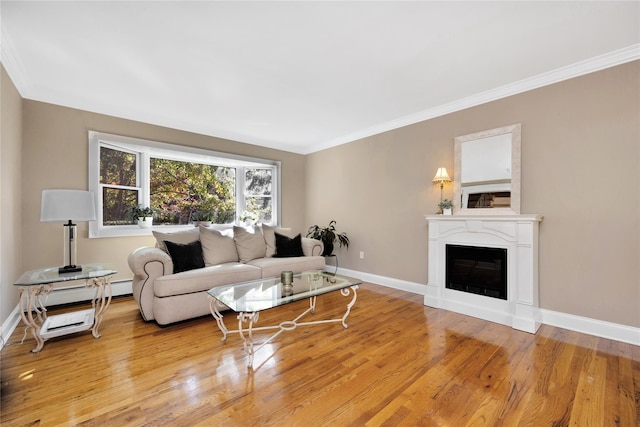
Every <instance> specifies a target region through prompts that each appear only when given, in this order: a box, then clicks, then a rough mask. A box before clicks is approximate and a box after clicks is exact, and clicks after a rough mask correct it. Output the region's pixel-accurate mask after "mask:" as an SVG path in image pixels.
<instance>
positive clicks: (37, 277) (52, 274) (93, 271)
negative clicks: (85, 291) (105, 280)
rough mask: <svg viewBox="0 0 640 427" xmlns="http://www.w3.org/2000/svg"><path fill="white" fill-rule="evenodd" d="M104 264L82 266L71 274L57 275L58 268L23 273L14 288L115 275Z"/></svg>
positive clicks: (114, 272)
mask: <svg viewBox="0 0 640 427" xmlns="http://www.w3.org/2000/svg"><path fill="white" fill-rule="evenodd" d="M116 273H117V271H115V270H112V269H111V268H109V267H108V266H106V265H104V264H82V270H81V271H76V272H72V273H58V267H51V268H41V269H38V270H31V271H27V272H26V273H24V274H23V275H22V276H20V277H19V278H18V280H17V281H16V282H15V283H14V285H15V286H36V285H44V284H47V283H59V282H70V281H72V280H85V279H91V278H98V277H105V276H111V275H113V274H116Z"/></svg>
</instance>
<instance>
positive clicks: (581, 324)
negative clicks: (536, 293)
mask: <svg viewBox="0 0 640 427" xmlns="http://www.w3.org/2000/svg"><path fill="white" fill-rule="evenodd" d="M540 313H541V314H542V323H544V324H545V325H550V326H557V327H559V328H564V329H569V330H572V331H576V332H582V333H584V334H588V335H594V336H596V337H601V338H607V339H610V340H615V341H622V342H626V343H628V344H634V345H638V346H640V328H634V327H632V326H627V325H621V324H619V323H612V322H605V321H603V320H597V319H591V318H589V317H581V316H575V315H573V314H567V313H561V312H558V311H551V310H544V309H540Z"/></svg>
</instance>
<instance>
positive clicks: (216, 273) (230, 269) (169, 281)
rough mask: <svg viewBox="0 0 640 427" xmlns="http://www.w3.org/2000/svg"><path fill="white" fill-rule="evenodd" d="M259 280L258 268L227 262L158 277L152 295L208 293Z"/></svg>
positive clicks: (160, 296) (159, 296) (167, 295)
mask: <svg viewBox="0 0 640 427" xmlns="http://www.w3.org/2000/svg"><path fill="white" fill-rule="evenodd" d="M260 278H261V272H260V269H259V268H258V267H256V266H254V265H248V264H241V263H239V262H229V263H226V264H218V265H214V266H211V267H204V268H199V269H197V270H189V271H183V272H182V273H176V274H169V275H167V276H162V277H158V278H157V279H156V280H155V283H154V286H153V294H154V295H155V296H156V297H158V298H164V297H171V296H173V295H182V294H189V293H193V292H202V291H208V290H209V289H211V288H213V287H216V286H222V285H230V284H232V283H240V282H248V281H250V280H258V279H260ZM203 298H207V296H206V295H203Z"/></svg>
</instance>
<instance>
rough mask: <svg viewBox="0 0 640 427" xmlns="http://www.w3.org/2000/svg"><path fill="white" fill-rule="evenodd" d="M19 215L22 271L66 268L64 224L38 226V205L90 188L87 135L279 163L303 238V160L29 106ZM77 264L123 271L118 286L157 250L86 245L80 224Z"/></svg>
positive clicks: (290, 212)
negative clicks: (133, 262)
mask: <svg viewBox="0 0 640 427" xmlns="http://www.w3.org/2000/svg"><path fill="white" fill-rule="evenodd" d="M23 104H24V121H25V129H24V135H23V156H24V159H25V161H24V165H23V175H22V176H23V185H22V208H23V212H24V215H23V218H24V221H23V225H22V236H23V240H24V246H23V254H24V268H25V269H33V268H40V267H44V266H55V265H59V264H61V263H62V223H60V224H57V223H43V222H40V198H41V193H42V190H43V189H47V188H69V189H87V188H88V177H87V174H88V163H87V157H88V138H87V133H88V131H89V130H94V131H99V132H105V133H112V134H118V135H124V136H130V137H136V138H143V139H150V140H154V141H160V142H168V143H172V144H179V145H188V146H192V147H199V148H207V149H212V150H216V151H223V152H226V153H233V154H241V155H247V156H253V157H260V158H265V159H273V160H279V161H281V165H282V194H283V197H282V217H281V222H282V224H283V225H284V226H287V227H292V228H294V229H295V230H299V231H300V232H303V231H304V230H305V229H306V227H305V223H304V189H305V175H304V165H305V157H304V156H302V155H298V154H293V153H288V152H283V151H279V150H273V149H268V148H263V147H257V146H253V145H249V144H242V143H238V142H233V141H228V140H223V139H219V138H212V137H207V136H203V135H197V134H193V133H189V132H183V131H179V130H175V129H168V128H163V127H159V126H153V125H149V124H143V123H139V122H134V121H130V120H123V119H119V118H115V117H110V116H105V115H101V114H94V113H90V112H87V111H81V110H75V109H70V108H65V107H60V106H57V105H51V104H46V103H42V102H36V101H30V100H24V101H23ZM78 230H79V234H80V239H79V241H78V261H79V262H80V263H89V262H108V263H110V264H112V265H113V266H114V268H116V269H117V270H118V275H117V276H116V277H115V280H119V279H129V278H131V272H130V270H129V267H128V265H127V255H128V254H129V252H131V251H132V250H133V249H135V248H137V247H140V246H145V245H153V244H154V243H155V241H154V239H153V237H150V236H149V237H117V238H100V239H89V238H88V223H86V222H84V223H83V222H80V223H78Z"/></svg>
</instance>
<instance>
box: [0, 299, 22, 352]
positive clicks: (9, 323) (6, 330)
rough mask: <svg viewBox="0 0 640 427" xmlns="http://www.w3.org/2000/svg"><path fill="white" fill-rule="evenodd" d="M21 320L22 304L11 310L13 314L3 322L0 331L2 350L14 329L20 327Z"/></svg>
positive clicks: (0, 346) (0, 348)
mask: <svg viewBox="0 0 640 427" xmlns="http://www.w3.org/2000/svg"><path fill="white" fill-rule="evenodd" d="M20 320H21V319H20V306H19V305H16V306H15V308H14V309H13V310H12V311H11V314H9V317H7V320H5V321H4V322H3V323H2V330H1V331H0V350H2V348H3V347H4V345H5V344H6V343H7V340H8V339H9V337H10V336H11V334H12V333H13V331H15V330H16V328H17V327H18V324H19V323H20Z"/></svg>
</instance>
